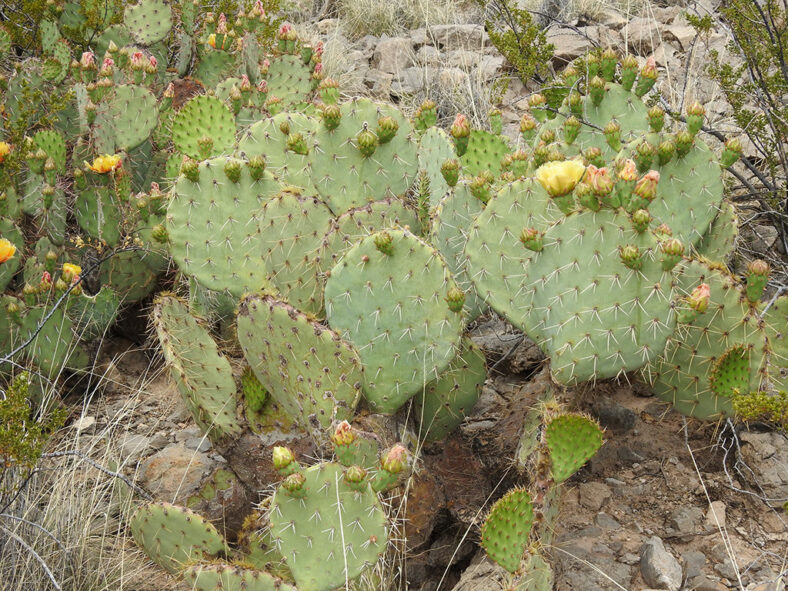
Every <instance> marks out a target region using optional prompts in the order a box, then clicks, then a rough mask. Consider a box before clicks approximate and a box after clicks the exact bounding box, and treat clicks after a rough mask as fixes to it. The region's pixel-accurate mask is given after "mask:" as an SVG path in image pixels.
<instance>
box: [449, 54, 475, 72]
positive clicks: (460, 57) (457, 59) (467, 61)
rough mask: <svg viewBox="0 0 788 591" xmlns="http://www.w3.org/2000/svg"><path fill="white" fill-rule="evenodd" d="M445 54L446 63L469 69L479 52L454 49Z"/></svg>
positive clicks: (453, 66)
mask: <svg viewBox="0 0 788 591" xmlns="http://www.w3.org/2000/svg"><path fill="white" fill-rule="evenodd" d="M445 55H446V65H447V66H451V67H452V68H460V69H462V70H470V69H471V66H473V65H474V64H475V63H476V62H477V61H478V59H479V54H478V52H476V51H472V50H470V49H454V50H452V51H450V52H448V53H446V54H445Z"/></svg>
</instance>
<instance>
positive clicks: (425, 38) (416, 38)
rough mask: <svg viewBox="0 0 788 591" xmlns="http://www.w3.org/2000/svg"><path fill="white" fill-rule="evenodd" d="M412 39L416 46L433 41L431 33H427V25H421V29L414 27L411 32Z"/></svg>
mask: <svg viewBox="0 0 788 591" xmlns="http://www.w3.org/2000/svg"><path fill="white" fill-rule="evenodd" d="M410 40H411V41H412V42H413V45H415V46H416V47H418V46H420V45H427V44H428V43H430V42H431V41H432V40H431V39H430V37H429V35H427V29H426V28H425V27H421V28H420V29H413V30H412V31H411V32H410Z"/></svg>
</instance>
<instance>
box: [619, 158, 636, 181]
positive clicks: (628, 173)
mask: <svg viewBox="0 0 788 591" xmlns="http://www.w3.org/2000/svg"><path fill="white" fill-rule="evenodd" d="M618 178H619V180H621V181H624V182H634V181H636V180H638V171H637V168H636V166H635V162H634V160H632V159H630V158H627V159H626V160H624V166H622V167H621V170H619V171H618Z"/></svg>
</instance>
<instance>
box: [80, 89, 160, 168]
mask: <svg viewBox="0 0 788 591" xmlns="http://www.w3.org/2000/svg"><path fill="white" fill-rule="evenodd" d="M158 122H159V107H158V104H157V103H156V97H155V96H154V95H153V93H152V92H151V91H150V90H148V89H147V88H145V87H144V86H137V85H134V84H120V85H118V86H116V87H115V90H114V91H113V92H112V94H111V95H109V96H108V97H106V98H105V99H104V100H102V101H101V104H100V105H99V108H98V109H97V113H96V121H95V125H94V134H95V137H96V150H97V151H98V152H101V153H107V154H114V153H115V152H120V151H122V150H125V151H128V150H131V149H133V148H136V147H137V146H139V145H140V144H141V143H142V142H144V141H145V140H146V139H148V136H150V134H151V133H152V132H153V130H154V128H155V127H156V125H157V124H158Z"/></svg>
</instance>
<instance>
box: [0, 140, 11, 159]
mask: <svg viewBox="0 0 788 591" xmlns="http://www.w3.org/2000/svg"><path fill="white" fill-rule="evenodd" d="M10 153H11V144H9V143H7V142H0V163H2V162H3V160H5V159H6V157H7V156H8V155H9V154H10Z"/></svg>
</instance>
